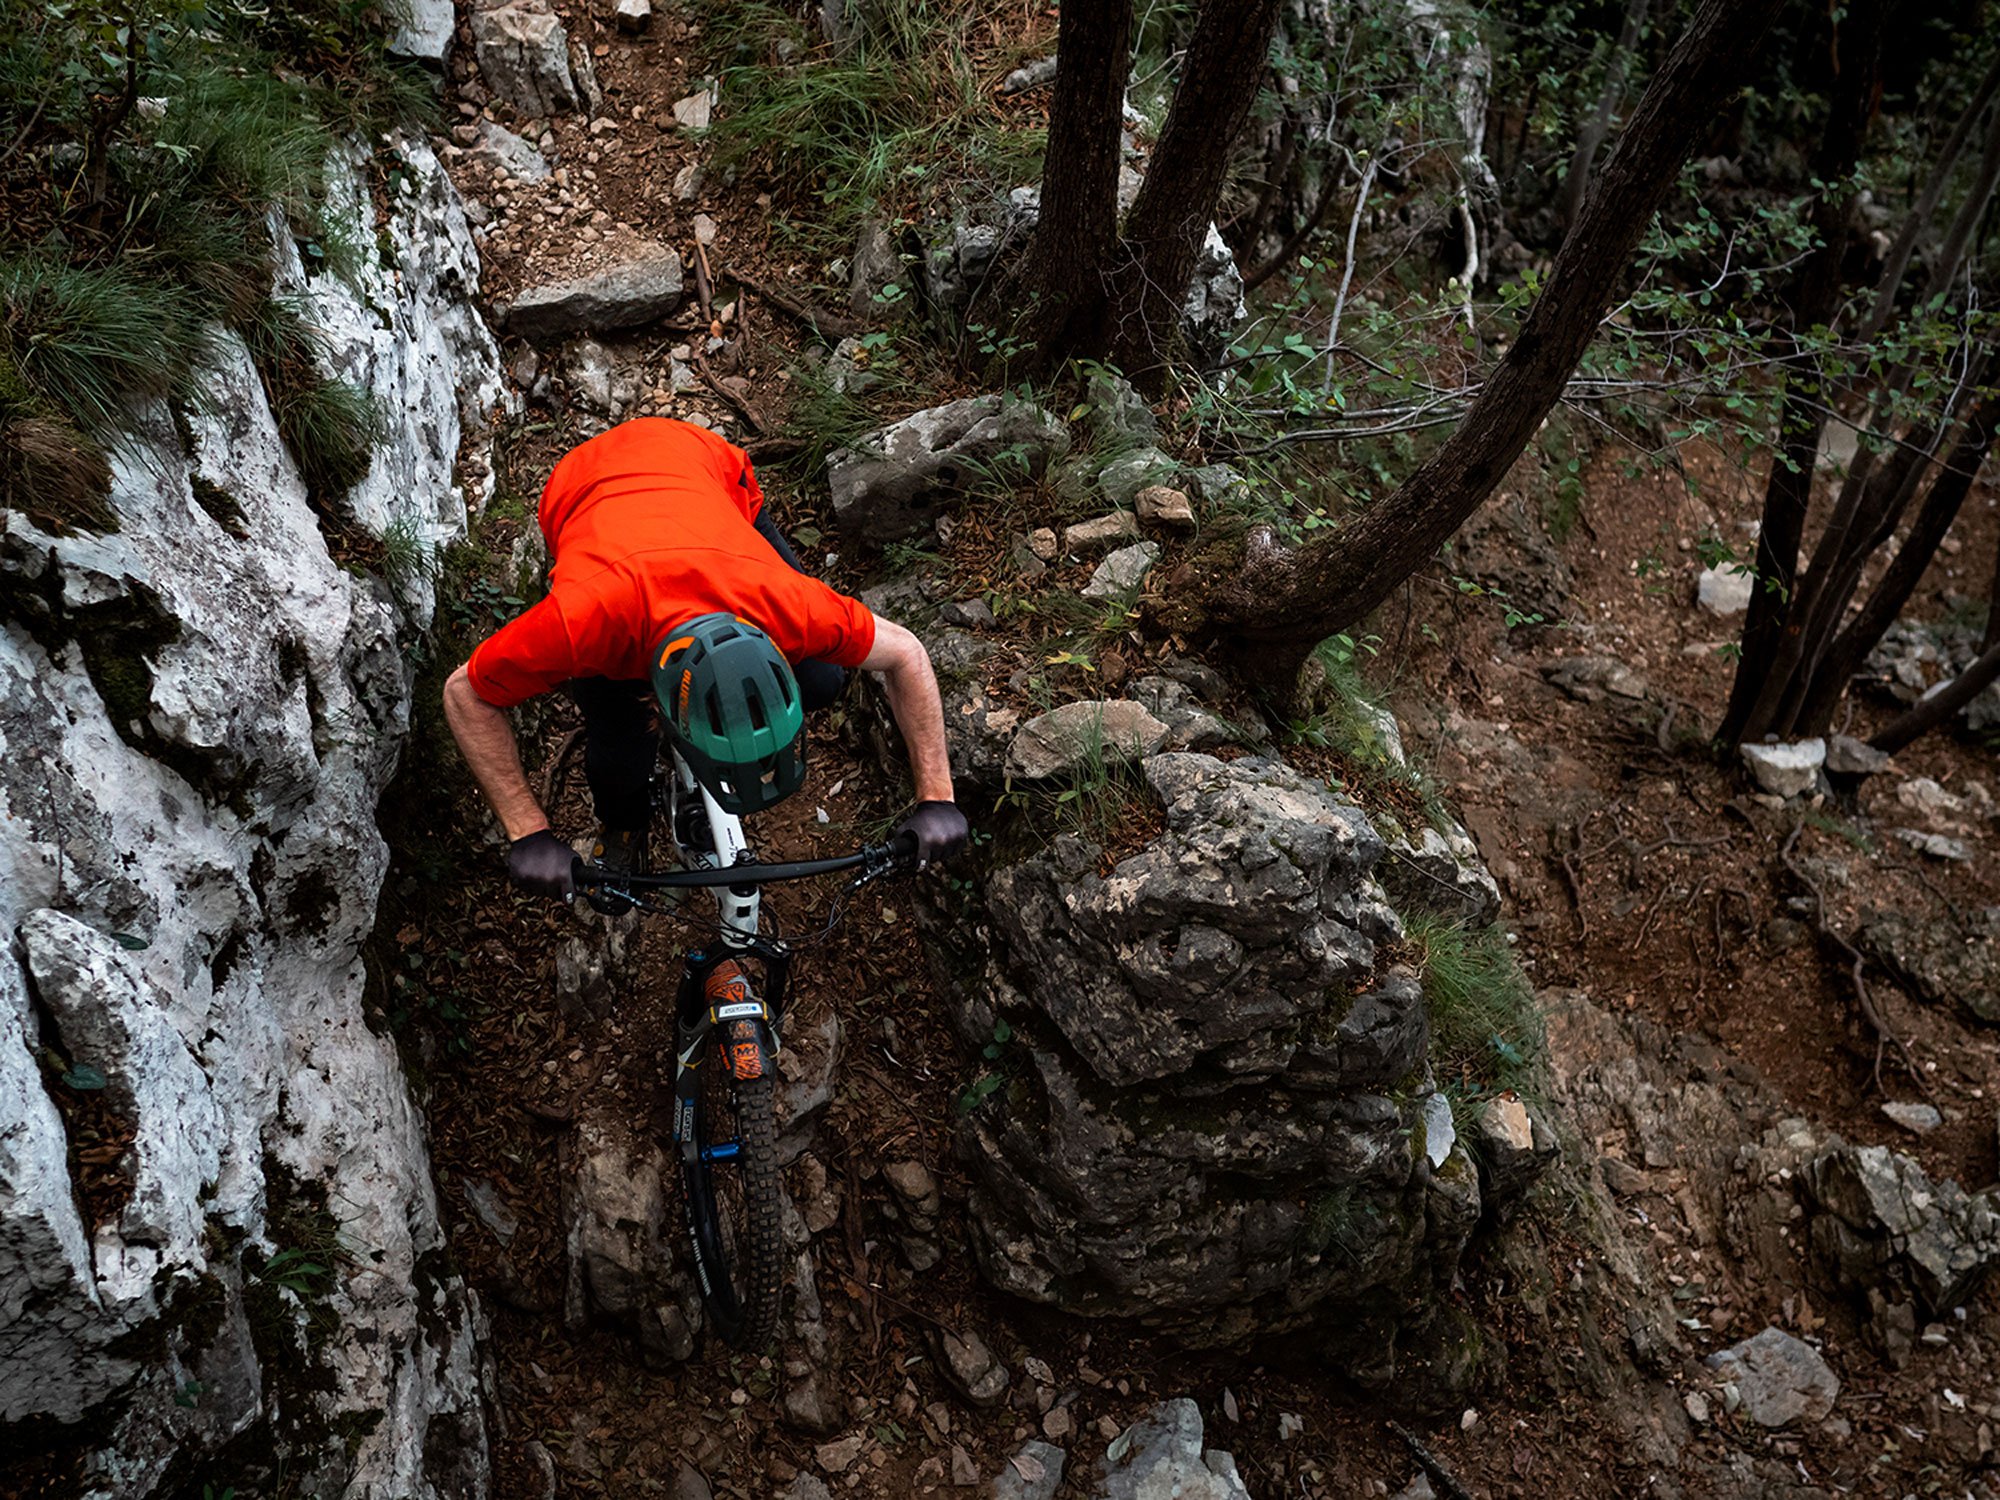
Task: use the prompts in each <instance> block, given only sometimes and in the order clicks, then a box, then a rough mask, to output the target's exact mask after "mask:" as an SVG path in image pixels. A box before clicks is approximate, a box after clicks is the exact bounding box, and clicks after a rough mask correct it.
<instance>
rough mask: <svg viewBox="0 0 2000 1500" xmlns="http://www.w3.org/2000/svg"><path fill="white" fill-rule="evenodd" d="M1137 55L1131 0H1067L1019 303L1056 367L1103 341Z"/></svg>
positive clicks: (1040, 348) (1045, 364)
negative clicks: (1038, 203) (1128, 89)
mask: <svg viewBox="0 0 2000 1500" xmlns="http://www.w3.org/2000/svg"><path fill="white" fill-rule="evenodd" d="M1131 60H1132V0H1066V3H1065V4H1064V6H1063V8H1062V20H1061V24H1060V27H1059V29H1058V32H1057V38H1056V80H1055V93H1054V97H1053V99H1052V100H1051V102H1050V105H1049V144H1048V150H1047V152H1046V153H1045V154H1044V156H1043V160H1042V207H1041V218H1040V219H1039V221H1038V222H1037V223H1036V226H1035V237H1034V240H1033V241H1032V243H1031V244H1030V245H1029V247H1028V253H1027V255H1026V257H1025V258H1024V260H1023V263H1022V268H1021V272H1020V277H1019V280H1018V281H1017V282H1016V283H1015V287H1014V293H1013V300H1014V301H1015V302H1016V305H1017V306H1025V307H1026V308H1027V309H1028V311H1027V314H1026V325H1025V326H1026V330H1027V337H1028V339H1029V341H1030V342H1032V343H1033V344H1034V346H1035V349H1036V356H1035V358H1036V361H1037V363H1038V364H1039V365H1041V367H1042V368H1045V369H1052V368H1054V367H1055V366H1057V365H1060V364H1061V363H1062V362H1063V361H1064V360H1065V359H1067V358H1069V357H1070V356H1071V355H1072V354H1076V353H1096V352H1098V351H1100V350H1101V349H1102V348H1103V347H1104V340H1105V301H1104V296H1105V284H1106V280H1107V278H1108V277H1109V275H1110V267H1111V262H1112V257H1113V255H1114V253H1115V252H1116V250H1117V247H1118V165H1119V151H1120V141H1119V131H1120V128H1121V125H1122V123H1123V118H1124V106H1125V79H1126V76H1127V74H1128V73H1129V72H1130V70H1131Z"/></svg>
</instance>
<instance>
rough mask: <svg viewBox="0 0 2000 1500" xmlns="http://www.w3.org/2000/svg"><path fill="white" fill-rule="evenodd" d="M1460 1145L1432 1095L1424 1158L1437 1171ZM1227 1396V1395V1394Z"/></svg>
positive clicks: (1442, 1102)
mask: <svg viewBox="0 0 2000 1500" xmlns="http://www.w3.org/2000/svg"><path fill="white" fill-rule="evenodd" d="M1457 1143H1458V1129H1457V1127H1456V1126H1455V1125H1453V1123H1452V1118H1451V1100H1449V1099H1447V1098H1446V1097H1445V1096H1444V1095H1443V1094H1430V1095H1428V1096H1426V1098H1425V1099H1424V1156H1425V1157H1426V1158H1427V1159H1428V1160H1429V1162H1430V1164H1431V1170H1432V1171H1436V1170H1437V1169H1438V1168H1439V1167H1441V1166H1443V1165H1444V1164H1445V1160H1446V1158H1448V1157H1449V1156H1450V1155H1451V1148H1452V1147H1453V1146H1454V1145H1456V1144H1457ZM1225 1394H1226V1393H1225Z"/></svg>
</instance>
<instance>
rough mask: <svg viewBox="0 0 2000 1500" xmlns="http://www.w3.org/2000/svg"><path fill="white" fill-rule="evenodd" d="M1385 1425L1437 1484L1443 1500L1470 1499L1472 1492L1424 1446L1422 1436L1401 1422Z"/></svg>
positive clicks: (1419, 1466) (1442, 1461)
mask: <svg viewBox="0 0 2000 1500" xmlns="http://www.w3.org/2000/svg"><path fill="white" fill-rule="evenodd" d="M1386 1425H1387V1426H1388V1428H1389V1430H1390V1431H1391V1432H1393V1433H1395V1434H1396V1436H1397V1437H1399V1438H1401V1439H1402V1440H1403V1446H1404V1447H1406V1448H1408V1449H1409V1450H1410V1457H1412V1458H1414V1459H1415V1460H1416V1461H1417V1467H1418V1468H1420V1469H1422V1470H1423V1471H1424V1472H1425V1473H1426V1474H1428V1475H1429V1476H1430V1480H1431V1483H1432V1484H1434V1485H1436V1486H1437V1489H1438V1493H1439V1494H1440V1495H1443V1496H1444V1497H1445V1500H1472V1492H1471V1491H1470V1490H1468V1489H1467V1488H1466V1487H1465V1486H1464V1485H1462V1484H1460V1483H1459V1482H1458V1476H1457V1475H1455V1474H1453V1473H1452V1472H1451V1470H1449V1469H1447V1468H1446V1467H1445V1466H1444V1460H1443V1459H1441V1458H1439V1457H1438V1456H1437V1455H1436V1454H1435V1453H1433V1452H1431V1450H1430V1449H1429V1448H1427V1447H1425V1446H1424V1441H1423V1439H1422V1438H1420V1437H1418V1436H1417V1435H1416V1434H1415V1433H1414V1432H1412V1431H1410V1429H1409V1428H1407V1427H1405V1426H1404V1425H1403V1424H1402V1423H1401V1422H1390V1423H1388V1424H1386Z"/></svg>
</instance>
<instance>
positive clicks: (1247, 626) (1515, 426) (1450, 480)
mask: <svg viewBox="0 0 2000 1500" xmlns="http://www.w3.org/2000/svg"><path fill="white" fill-rule="evenodd" d="M1782 4H1783V0H1702V4H1701V6H1700V9H1699V10H1698V11H1697V12H1696V13H1695V16H1694V19H1693V20H1692V21H1691V22H1690V23H1689V26H1688V29H1687V31H1686V32H1685V33H1684V34H1683V35H1682V37H1681V39H1680V41H1679V42H1678V43H1677V44H1676V45H1675V47H1674V49H1673V52H1672V53H1671V54H1670V55H1669V56H1668V58H1667V60H1666V62H1665V63H1664V64H1662V66H1661V67H1660V70H1659V71H1658V72H1657V73H1656V74H1655V75H1654V76H1653V79H1652V81H1651V82H1650V83H1649V84H1648V85H1647V87H1646V91H1645V93H1644V95H1643V96H1642V97H1641V98H1640V100H1639V104H1638V107H1637V108H1636V109H1635V110H1634V112H1633V115H1632V119H1631V123H1630V124H1629V125H1628V126H1627V128H1626V130H1625V132H1624V134H1623V135H1622V136H1621V137H1620V139H1619V141H1618V144H1617V146H1616V147H1615V148H1614V150H1613V151H1612V154H1611V157H1610V159H1609V160H1608V161H1607V162H1606V163H1605V166H1604V170H1603V172H1602V173H1601V174H1600V175H1599V176H1598V178H1597V180H1596V181H1595V182H1593V183H1592V184H1591V187H1590V191H1589V192H1588V193H1587V194H1586V195H1585V198H1584V203H1583V209H1582V212H1581V213H1579V214H1578V216H1577V221H1576V223H1575V225H1574V226H1573V227H1572V228H1571V230H1570V232H1569V235H1568V236H1567V237H1566V238H1565V239H1564V241H1563V244H1562V248H1561V250H1559V251H1558V252H1557V254H1556V261H1555V265H1554V267H1553V268H1552V269H1551V271H1550V273H1549V277H1548V281H1547V283H1546V287H1545V290H1544V291H1543V293H1542V295H1541V297H1540V298H1539V299H1538V300H1537V301H1536V303H1535V305H1534V306H1533V307H1532V308H1531V309H1530V310H1529V313H1528V317H1527V320H1526V321H1525V322H1524V323H1523V324H1522V327H1521V331H1520V335H1519V336H1518V337H1517V338H1516V339H1515V341H1514V345H1513V347H1512V348H1511V349H1509V350H1508V351H1507V354H1506V357H1505V358H1504V359H1502V360H1501V361H1500V364H1499V366H1498V367H1497V368H1496V369H1495V370H1494V372H1493V374H1492V377H1491V378H1490V379H1489V380H1488V381H1487V382H1486V385H1485V388H1484V389H1483V390H1482V391H1481V393H1480V396H1479V399H1478V400H1477V401H1475V402H1474V403H1473V405H1472V408H1471V410H1470V411H1468V412H1467V413H1466V415H1465V418H1464V420H1463V421H1462V422H1460V423H1459V425H1458V428H1457V429H1456V430H1455V431H1454V432H1453V433H1452V435H1451V436H1450V438H1448V439H1447V440H1446V441H1445V443H1444V444H1443V446H1442V447H1440V448H1439V449H1438V451H1437V452H1436V453H1435V454H1434V455H1432V457H1431V458H1430V460H1429V461H1428V462H1426V463H1425V464H1423V465H1422V467H1420V468H1419V469H1418V470H1417V472H1416V473H1414V474H1412V475H1411V476H1410V478H1409V479H1408V480H1406V481H1405V482H1404V483H1403V485H1402V486H1401V487H1400V488H1399V489H1397V490H1396V491H1395V492H1394V493H1393V494H1391V495H1389V496H1388V497H1387V498H1385V499H1383V500H1381V501H1378V502H1377V503H1376V504H1374V505H1373V506H1371V507H1369V508H1368V509H1367V510H1365V511H1364V512H1362V514H1361V515H1360V516H1358V517H1357V518H1355V519H1354V520H1353V521H1351V522H1349V523H1347V524H1346V525H1344V526H1341V527H1339V528H1338V529H1336V530H1334V531H1333V532H1331V533H1330V534H1325V535H1322V536H1321V537H1320V538H1319V539H1317V540H1315V541H1312V542H1309V543H1307V544H1306V545H1305V546H1303V547H1298V548H1290V547H1285V546H1283V545H1281V544H1280V543H1279V542H1278V541H1277V539H1276V537H1275V534H1274V533H1273V532H1272V531H1271V530H1270V529H1269V528H1260V529H1258V530H1256V531H1253V532H1252V533H1251V535H1250V536H1249V538H1248V539H1247V541H1246V544H1245V548H1244V552H1243V555H1242V557H1241V559H1240V566H1238V567H1236V568H1234V569H1231V570H1229V571H1228V572H1227V573H1224V572H1222V571H1221V569H1220V568H1219V567H1218V566H1217V563H1218V561H1219V560H1217V559H1212V560H1211V561H1210V562H1209V564H1208V566H1209V568H1210V569H1211V570H1212V571H1211V574H1210V576H1209V577H1208V578H1206V579H1204V578H1201V577H1199V576H1197V577H1195V578H1192V579H1189V580H1187V581H1188V583H1189V584H1191V585H1192V586H1193V587H1195V588H1198V589H1200V590H1201V597H1200V599H1199V600H1198V601H1197V602H1196V610H1197V611H1198V612H1199V614H1200V616H1201V618H1200V619H1199V620H1189V621H1187V622H1186V623H1188V624H1189V625H1190V626H1192V625H1195V624H1200V625H1202V626H1204V627H1205V628H1207V629H1208V630H1209V631H1210V632H1212V633H1214V634H1217V635H1223V636H1229V637H1233V638H1234V641H1235V643H1236V648H1237V653H1238V660H1239V663H1240V665H1241V667H1242V669H1243V670H1244V671H1245V672H1246V673H1248V674H1249V675H1251V676H1252V677H1253V678H1256V679H1259V680H1261V681H1263V682H1265V683H1266V684H1267V685H1269V686H1271V687H1272V688H1274V689H1276V690H1278V691H1279V692H1282V693H1285V694H1287V695H1289V694H1290V693H1291V692H1292V691H1293V690H1294V688H1295V687H1296V684H1297V679H1298V672H1299V669H1300V667H1301V666H1303V664H1304V662H1305V658H1306V656H1307V655H1308V653H1310V652H1311V650H1312V648H1313V647H1314V646H1315V645H1316V644H1317V643H1318V642H1320V641H1321V640H1324V639H1325V638H1326V637H1327V636H1329V635H1332V634H1333V633H1334V632H1335V631H1338V630H1342V629H1344V628H1346V627H1347V626H1349V625H1352V624H1354V623H1355V622H1356V621H1358V620H1360V619H1361V618H1362V617H1363V616H1365V615H1366V614H1367V613H1368V612H1369V611H1370V610H1372V609H1374V608H1375V606H1376V605H1377V604H1379V603H1381V602H1382V600H1383V599H1385V598H1386V597H1388V595H1389V594H1390V593H1391V592H1392V591H1393V590H1394V589H1395V588H1396V587H1397V586H1398V585H1399V584H1401V583H1402V581H1403V580H1404V579H1405V578H1407V577H1409V576H1410V574H1412V573H1414V572H1415V571H1416V570H1417V569H1418V568H1420V567H1422V566H1423V565H1424V564H1425V563H1427V562H1428V561H1429V560H1430V559H1431V558H1432V557H1433V556H1434V555H1435V554H1436V552H1437V550H1438V548H1439V547H1440V546H1442V545H1443V544H1444V543H1445V541H1446V540H1448V539H1449V538H1450V536H1451V535H1452V533H1453V532H1455V531H1457V530H1458V528H1459V527H1460V526H1461V525H1463V524H1464V522H1465V520H1466V519H1467V518H1468V517H1469V516H1470V515H1471V514H1472V513H1473V511H1475V510H1477V509H1478V508H1479V505H1480V502H1482V501H1483V500H1485V498H1486V497H1487V496H1488V495H1490V494H1491V493H1492V492H1493V490H1494V488H1495V486H1497V485H1498V484H1499V482H1500V480H1501V479H1502V478H1503V477H1504V476H1505V475H1506V473H1507V470H1508V469H1509V468H1510V467H1512V465H1513V463H1514V461H1515V460H1516V459H1517V458H1519V457H1520V456H1521V452H1522V450H1523V449H1525V448H1526V447H1527V445H1528V442H1529V440H1530V439H1531V438H1533V437H1534V435H1535V430H1536V429H1537V428H1538V427H1539V426H1540V425H1541V422H1542V419H1543V418H1544V417H1546V416H1547V415H1548V413H1549V410H1550V409H1551V408H1552V407H1553V406H1554V405H1555V404H1556V401H1557V400H1558V399H1559V398H1560V397H1561V395H1562V390H1563V387H1564V385H1565V384H1566V383H1567V382H1568V380H1569V378H1570V376H1571V374H1572V373H1574V371H1575V369H1576V366H1577V363H1578V361H1580V360H1581V359H1582V358H1583V355H1584V352H1585V350H1586V349H1588V348H1589V346H1590V342H1591V340H1592V338H1593V337H1594V336H1595V335H1596V333H1597V329H1598V325H1599V322H1600V320H1601V319H1602V318H1603V316H1604V313H1605V310H1606V308H1607V307H1608V306H1609V305H1610V302H1611V299H1612V296H1613V294H1614V292H1615V291H1616V289H1617V288H1618V286H1619V285H1620V283H1621V282H1622V281H1623V279H1624V277H1625V276H1626V274H1627V273H1628V272H1629V270H1630V268H1631V261H1632V253H1633V251H1634V250H1635V249H1636V248H1637V246H1638V242H1639V238H1640V236H1641V235H1642V234H1643V233H1644V232H1645V229H1646V226H1647V225H1648V224H1649V223H1650V222H1651V220H1652V217H1653V214H1654V213H1655V212H1656V211H1657V210H1658V208H1659V206H1660V203H1661V201H1662V200H1663V199H1664V198H1665V197H1666V194H1667V192H1668V190H1669V189H1670V188H1671V187H1672V186H1673V185H1674V182H1675V180H1676V178H1677V177H1678V176H1679V173H1680V168H1681V163H1682V162H1683V161H1685V160H1686V159H1687V154H1688V151H1689V150H1690V149H1691V148H1692V146H1693V144H1694V142H1695V140H1696V139H1697V137H1698V136H1699V134H1700V132H1701V131H1702V129H1703V128H1704V127H1705V126H1706V124H1707V122H1709V121H1710V120H1713V119H1714V118H1715V116H1716V114H1717V113H1718V112H1719V111H1720V110H1721V108H1722V106H1723V105H1724V103H1725V102H1726V101H1727V100H1728V99H1729V97H1730V95H1732V94H1733V93H1735V91H1736V90H1737V88H1738V87H1740V86H1741V84H1742V81H1743V79H1744V78H1745V77H1746V76H1747V74H1748V72H1749V68H1750V62H1751V59H1752V57H1753V55H1754V54H1755V52H1756V50H1757V47H1758V44H1759V43H1760V42H1761V41H1762V40H1763V37H1764V33H1765V31H1766V30H1767V29H1768V28H1769V26H1770V24H1771V20H1772V18H1773V17H1774V16H1775V15H1776V14H1777V12H1778V10H1779V8H1780V6H1781V5H1782ZM1197 566H1200V565H1197Z"/></svg>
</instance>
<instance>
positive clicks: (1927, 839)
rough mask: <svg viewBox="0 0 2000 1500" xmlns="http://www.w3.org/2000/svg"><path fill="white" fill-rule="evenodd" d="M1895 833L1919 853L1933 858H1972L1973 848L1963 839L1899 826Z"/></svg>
mask: <svg viewBox="0 0 2000 1500" xmlns="http://www.w3.org/2000/svg"><path fill="white" fill-rule="evenodd" d="M1895 834H1896V837H1897V838H1899V839H1901V840H1902V841H1903V842H1904V843H1906V844H1908V845H1909V846H1910V847H1911V848H1912V849H1914V850H1916V851H1917V853H1919V854H1924V855H1928V856H1929V857H1930V858H1932V859H1943V860H1950V861H1952V862H1954V863H1957V862H1960V861H1963V860H1968V859H1971V858H1972V850H1971V849H1969V848H1967V847H1966V845H1965V843H1964V841H1963V840H1960V839H1954V838H1948V837H1946V836H1945V835H1944V834H1942V833H1929V832H1926V831H1925V830H1924V829H1921V828H1898V829H1896V830H1895Z"/></svg>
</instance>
